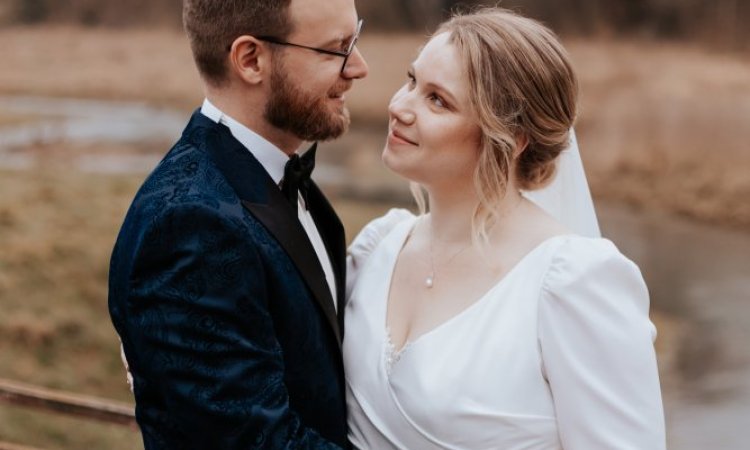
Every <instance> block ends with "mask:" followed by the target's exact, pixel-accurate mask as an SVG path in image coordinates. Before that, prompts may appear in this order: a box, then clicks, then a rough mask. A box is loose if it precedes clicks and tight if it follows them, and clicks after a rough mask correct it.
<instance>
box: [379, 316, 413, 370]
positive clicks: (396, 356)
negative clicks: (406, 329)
mask: <svg viewBox="0 0 750 450" xmlns="http://www.w3.org/2000/svg"><path fill="white" fill-rule="evenodd" d="M410 345H411V342H409V341H406V343H405V344H404V346H403V347H401V349H400V350H396V346H395V345H393V341H392V340H391V329H390V327H385V349H384V353H385V354H384V355H383V356H384V358H385V373H386V374H388V376H391V371H392V370H393V365H394V364H396V363H397V362H398V361H399V360H400V359H401V356H402V355H403V354H404V352H405V351H406V350H407V349H408V348H409V346H410Z"/></svg>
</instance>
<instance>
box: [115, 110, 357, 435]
mask: <svg viewBox="0 0 750 450" xmlns="http://www.w3.org/2000/svg"><path fill="white" fill-rule="evenodd" d="M308 200H309V205H310V211H311V213H312V216H313V219H314V220H315V222H316V224H317V227H318V229H319V230H320V233H321V237H322V238H323V241H324V242H325V245H326V248H327V250H328V255H329V257H330V259H331V263H332V265H333V268H334V272H335V274H336V280H337V285H336V289H337V292H338V298H339V300H340V302H343V298H344V292H343V289H344V287H343V283H344V270H345V242H344V230H343V226H342V225H341V222H340V221H339V219H338V217H337V216H336V214H335V213H334V211H333V209H332V208H331V206H330V204H329V203H328V202H327V201H326V199H325V198H324V196H323V195H322V193H321V192H320V191H319V190H318V189H317V187H314V189H313V192H311V193H310V194H309V199H308ZM109 310H110V315H111V317H112V322H113V323H114V326H115V328H116V329H117V332H118V333H119V335H120V337H121V339H122V343H123V348H124V350H125V355H126V356H127V358H128V362H129V364H130V370H131V372H132V374H133V378H134V385H133V387H134V393H135V399H136V418H137V421H138V424H139V425H140V428H141V432H142V434H143V440H144V445H145V448H146V449H147V450H151V449H201V450H215V449H251V448H252V449H255V448H258V449H276V448H279V449H281V448H295V449H296V448H300V449H307V448H326V449H327V448H339V447H346V446H347V445H348V444H347V440H346V411H345V396H344V379H343V377H344V375H343V363H342V359H341V338H342V334H343V320H342V317H340V316H337V314H336V311H335V309H334V306H333V301H332V299H331V294H330V291H329V289H328V285H327V284H326V281H325V274H324V272H323V269H322V267H321V266H320V263H319V261H318V259H317V256H316V254H315V251H314V249H313V247H312V244H311V243H310V241H309V240H308V238H307V235H306V233H305V231H304V229H303V228H302V225H301V224H300V222H299V220H298V219H297V211H296V209H295V208H294V207H293V206H292V205H290V204H289V202H287V201H286V199H285V198H284V197H283V196H282V194H281V192H280V190H279V188H278V186H276V185H275V184H274V182H273V181H272V180H271V178H270V176H269V175H268V174H267V173H266V171H265V170H264V169H263V167H262V166H261V165H260V163H259V162H258V161H257V160H256V159H255V158H254V157H253V156H252V154H251V153H250V152H248V151H247V149H246V148H244V147H243V146H242V144H240V143H239V142H238V141H237V140H236V139H235V138H234V137H233V136H232V134H231V133H230V131H229V129H228V128H226V127H225V126H223V125H220V124H216V123H214V122H213V121H211V120H210V119H208V118H207V117H205V116H203V115H202V114H201V113H200V112H199V111H196V112H195V113H194V114H193V117H192V118H191V120H190V123H189V124H188V126H187V128H186V129H185V131H184V132H183V135H182V137H181V138H180V140H179V141H178V142H177V144H176V145H175V146H174V147H173V148H172V149H171V150H170V151H169V153H168V154H167V155H166V156H165V158H164V159H163V160H162V161H161V163H160V164H159V165H158V166H157V167H156V169H155V170H154V172H153V173H152V174H151V175H150V176H149V177H148V179H147V180H146V181H145V182H144V184H143V186H142V187H141V189H140V190H139V191H138V193H137V194H136V196H135V199H134V200H133V204H132V205H131V207H130V209H129V211H128V213H127V216H126V217H125V221H124V223H123V225H122V229H121V230H120V234H119V236H118V238H117V242H116V244H115V248H114V251H113V253H112V260H111V264H110V275H109ZM338 310H339V311H342V312H343V304H340V305H339V308H338Z"/></svg>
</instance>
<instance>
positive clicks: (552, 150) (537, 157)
mask: <svg viewBox="0 0 750 450" xmlns="http://www.w3.org/2000/svg"><path fill="white" fill-rule="evenodd" d="M444 32H448V33H450V42H451V43H452V44H453V45H455V46H456V48H457V49H458V52H459V54H461V55H462V61H461V63H463V65H464V70H465V74H466V76H467V77H468V80H469V98H470V101H471V106H472V108H473V109H474V111H475V112H476V116H477V118H478V119H477V120H478V122H479V127H480V129H481V131H482V138H481V148H480V155H479V162H478V164H477V167H476V169H475V171H474V185H475V189H476V191H477V194H478V196H479V206H478V208H477V211H476V214H475V216H474V223H473V229H474V235H475V237H481V238H483V239H484V240H486V239H487V233H488V229H489V228H490V227H491V226H492V224H494V223H495V222H496V221H497V220H498V219H499V218H500V215H501V211H500V210H499V205H500V200H501V199H502V198H503V197H504V196H505V194H506V191H507V185H508V179H509V177H510V176H514V177H515V181H516V182H517V183H518V186H519V187H520V188H521V189H524V190H532V189H538V188H540V187H543V186H544V185H545V184H547V183H548V182H549V181H551V179H552V177H553V175H554V173H555V160H556V158H557V157H558V155H559V154H560V152H562V151H563V150H564V149H565V148H566V147H567V146H568V145H569V140H570V129H571V128H572V126H573V123H574V121H575V117H576V101H577V95H578V81H577V79H576V76H575V73H574V72H573V67H572V65H571V63H570V60H569V57H568V54H567V52H566V51H565V49H564V48H563V46H562V44H561V43H560V41H559V40H558V38H557V37H556V36H555V34H554V33H553V32H552V31H550V30H549V29H548V28H546V27H545V26H544V25H542V24H540V23H539V22H537V21H535V20H532V19H529V18H526V17H522V16H520V15H518V14H516V13H514V12H512V11H509V10H506V9H503V8H497V7H495V8H483V9H479V10H477V11H475V12H472V13H469V14H461V13H457V14H455V15H454V16H453V17H452V18H451V19H449V20H448V21H446V22H444V23H443V24H441V25H440V27H439V28H438V29H437V31H436V32H435V34H440V33H444ZM524 140H526V141H527V142H528V145H527V146H526V147H525V148H523V149H520V148H518V145H519V142H524ZM521 150H522V151H521ZM519 151H521V153H520V155H518V153H519ZM514 155H518V158H517V161H516V167H515V171H514V173H513V174H511V173H510V171H511V167H512V162H513V159H514ZM417 191H418V189H417V188H416V187H414V186H413V187H412V192H414V193H416V192H417ZM419 203H420V202H419V201H418V204H419ZM421 204H422V205H424V199H422V201H421ZM420 208H421V207H420Z"/></svg>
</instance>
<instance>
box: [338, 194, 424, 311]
mask: <svg viewBox="0 0 750 450" xmlns="http://www.w3.org/2000/svg"><path fill="white" fill-rule="evenodd" d="M412 218H414V214H412V213H411V212H409V211H408V210H406V209H403V208H392V209H391V210H389V211H388V212H387V213H386V214H385V215H384V216H382V217H378V218H377V219H375V220H373V221H371V222H370V223H368V224H367V225H365V227H364V228H362V231H360V232H359V234H358V235H357V237H356V238H354V241H352V244H351V245H350V246H349V248H348V249H347V252H346V300H347V302H348V301H349V296H350V295H351V292H352V288H353V287H354V284H355V282H356V281H357V277H358V275H359V273H360V270H361V268H362V267H363V266H364V264H365V261H367V258H369V256H370V254H371V253H372V251H373V250H375V248H376V247H377V246H378V244H380V241H382V240H383V238H384V237H385V236H386V235H388V233H390V232H391V230H393V229H394V228H395V227H396V225H398V224H399V223H401V222H403V221H404V220H408V219H412Z"/></svg>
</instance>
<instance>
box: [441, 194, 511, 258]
mask: <svg viewBox="0 0 750 450" xmlns="http://www.w3.org/2000/svg"><path fill="white" fill-rule="evenodd" d="M427 192H428V197H429V205H430V215H429V224H428V225H429V227H430V232H431V234H432V238H433V239H434V240H435V241H439V242H443V243H445V244H451V243H456V244H457V243H464V242H467V241H469V240H471V236H472V218H473V217H474V213H475V212H476V209H477V206H478V205H479V197H478V195H477V193H476V191H475V190H474V186H473V184H472V185H471V186H469V187H467V188H464V189H460V188H458V187H457V186H452V187H450V188H446V189H434V188H432V189H431V188H428V189H427ZM506 192H507V193H506V195H505V196H504V197H503V198H502V199H501V200H500V205H498V206H499V211H500V212H501V214H502V215H503V216H507V215H508V214H510V213H511V212H512V211H513V210H514V209H515V208H516V207H517V206H518V205H519V203H520V202H521V200H522V196H521V193H520V192H518V190H517V189H516V187H515V185H514V184H513V183H509V184H508V186H507V191H506ZM500 220H501V221H502V218H501V219H500ZM497 225H501V226H502V224H501V223H498V224H497Z"/></svg>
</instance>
